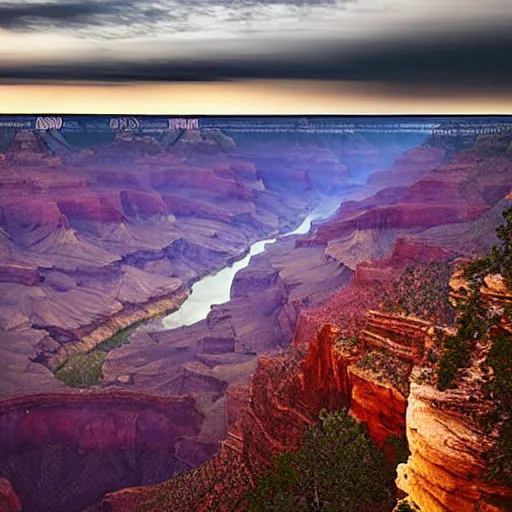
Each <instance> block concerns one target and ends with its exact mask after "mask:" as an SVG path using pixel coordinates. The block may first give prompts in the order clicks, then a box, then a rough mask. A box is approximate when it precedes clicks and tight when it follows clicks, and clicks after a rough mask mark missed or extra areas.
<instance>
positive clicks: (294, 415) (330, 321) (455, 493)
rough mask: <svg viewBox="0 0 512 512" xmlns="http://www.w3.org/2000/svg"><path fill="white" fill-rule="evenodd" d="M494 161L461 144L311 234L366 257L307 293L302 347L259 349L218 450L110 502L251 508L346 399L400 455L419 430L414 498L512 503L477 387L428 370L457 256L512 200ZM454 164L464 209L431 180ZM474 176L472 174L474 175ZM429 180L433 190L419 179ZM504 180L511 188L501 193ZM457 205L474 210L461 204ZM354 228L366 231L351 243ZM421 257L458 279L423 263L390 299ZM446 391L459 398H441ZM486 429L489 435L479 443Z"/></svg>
mask: <svg viewBox="0 0 512 512" xmlns="http://www.w3.org/2000/svg"><path fill="white" fill-rule="evenodd" d="M454 160H455V161H458V160H464V161H465V165H464V166H458V165H454V164H453V161H454ZM430 164H431V165H432V163H431V162H430ZM494 165H495V167H491V166H489V162H488V161H487V159H486V158H481V157H479V155H478V153H477V151H476V150H475V149H472V150H469V151H467V150H466V151H465V152H463V153H461V154H457V153H455V154H454V155H452V156H451V157H450V161H448V162H446V163H441V162H437V163H436V164H435V165H434V166H433V168H431V169H430V171H429V172H422V173H421V176H419V178H418V179H417V181H415V182H414V183H412V185H410V187H404V188H401V189H398V190H397V189H396V188H392V189H390V190H387V191H386V190H384V191H382V192H378V193H376V194H375V195H374V196H372V197H369V198H367V199H364V200H362V201H353V202H346V203H342V205H341V206H340V208H339V211H338V213H337V215H335V216H333V217H331V218H330V219H329V220H327V221H326V222H324V223H322V224H319V225H318V226H316V227H314V228H313V230H312V232H311V233H310V234H308V235H306V236H303V237H298V238H297V240H296V242H295V245H296V248H295V249H296V250H297V251H302V250H312V249H322V250H323V251H324V254H327V253H328V251H330V249H331V248H332V247H333V246H336V245H340V246H341V245H343V247H344V249H345V250H339V251H336V252H329V259H330V260H335V261H339V262H340V263H342V264H344V265H345V266H347V268H350V269H351V270H352V271H353V274H352V276H351V279H350V281H349V282H347V283H346V285H345V286H344V287H343V288H342V289H338V290H336V291H334V293H331V294H330V295H329V297H328V298H327V299H326V300H324V301H321V302H320V303H319V304H312V305H308V304H302V307H301V308H300V311H299V313H298V317H297V321H296V328H295V331H294V334H293V341H292V344H291V347H292V348H291V352H290V353H288V354H285V355H276V356H273V357H268V356H267V357H259V358H258V366H257V367H256V369H255V372H254V374H253V376H252V377H251V380H250V384H249V387H248V388H244V387H243V386H240V387H238V388H234V389H233V387H232V388H230V389H231V393H230V392H228V394H227V399H228V411H232V414H230V416H229V422H230V424H229V428H228V432H227V435H226V438H225V440H224V441H223V443H222V445H221V448H220V450H219V452H218V453H217V454H216V455H215V456H214V457H213V458H211V459H209V460H208V461H207V462H205V463H204V464H202V465H201V466H199V467H198V468H197V469H195V470H193V471H190V472H188V473H185V474H184V475H181V476H179V477H177V478H175V479H173V480H170V481H169V482H166V483H162V484H159V485H157V486H152V487H139V488H132V489H125V490H122V491H119V492H115V493H110V494H108V495H107V496H106V497H105V499H104V502H105V503H106V504H108V505H109V506H110V507H111V508H112V509H113V510H116V511H117V510H156V509H157V504H159V505H158V506H163V507H166V509H169V510H184V511H185V510H190V511H192V510H205V511H206V510H226V511H227V510H237V509H238V508H237V507H240V501H239V499H240V497H241V496H243V493H244V492H245V490H246V489H247V487H248V486H249V485H251V483H252V482H254V481H255V479H256V478H257V477H258V475H259V474H261V473H262V472H265V471H267V470H268V469H269V468H270V467H271V460H272V457H271V456H272V455H276V454H279V453H281V452H282V451H283V450H289V449H296V448H298V447H299V446H300V443H301V439H302V435H303V432H304V430H305V429H306V428H307V427H309V426H311V425H312V424H313V423H314V422H315V419H316V417H317V414H318V412H319V411H320V410H321V409H323V408H325V409H328V410H338V409H340V408H342V407H346V408H347V409H348V410H349V413H350V414H351V415H352V416H353V417H355V418H356V419H357V420H358V421H360V422H364V423H366V424H367V428H368V432H369V435H370V436H371V438H372V439H373V440H374V442H375V443H376V444H377V445H378V446H380V447H382V449H383V450H384V452H385V453H386V454H387V457H389V458H392V456H393V453H394V452H395V451H396V448H395V447H394V446H393V443H392V442H391V441H392V440H393V439H396V438H403V436H405V435H406V436H407V440H408V445H409V450H410V452H411V453H410V456H409V459H408V461H407V462H406V461H404V462H406V464H402V465H401V466H399V477H398V480H397V486H398V488H399V489H400V490H401V492H402V493H403V494H402V496H404V495H408V497H407V498H406V501H407V503H408V504H410V506H411V507H415V509H417V510H423V511H429V512H430V511H431V510H436V511H437V510H439V511H443V512H446V511H450V512H452V511H453V512H456V511H460V510H464V511H466V510H467V511H468V512H469V511H470V510H471V511H472V510H474V507H476V506H482V507H486V508H484V509H485V510H493V511H505V510H509V507H510V506H511V503H512V502H511V500H512V491H511V490H510V488H507V487H504V486H503V485H500V484H498V483H495V482H489V481H487V479H486V476H485V464H484V463H483V462H482V459H481V456H482V455H481V454H482V453H483V451H484V450H485V448H486V447H488V446H489V445H490V444H492V439H491V438H490V437H488V436H487V435H485V434H484V433H483V432H482V431H480V430H479V428H478V426H477V424H476V423H475V421H474V420H471V417H472V416H471V415H469V416H467V415H465V414H464V413H463V412H461V411H463V410H464V407H470V408H471V407H472V406H471V405H470V403H469V402H468V398H469V395H468V394H467V393H465V392H464V391H462V392H459V393H455V394H453V393H452V392H439V391H434V388H433V387H432V386H431V385H428V384H426V383H422V377H418V375H417V374H418V371H419V369H420V368H421V366H422V365H423V364H424V362H425V360H426V359H425V358H428V357H429V356H430V354H431V350H432V348H433V347H434V346H435V343H436V337H437V336H438V335H439V332H442V331H447V332H451V329H452V322H453V319H452V315H451V313H450V311H449V307H450V306H449V302H448V293H447V291H446V288H447V282H448V280H449V275H450V274H451V271H450V270H449V269H450V268H452V265H453V264H454V262H457V261H461V259H462V260H464V259H467V258H468V257H471V256H472V255H474V254H482V253H483V252H486V251H488V250H490V249H491V247H492V245H494V244H495V243H496V240H497V239H496V236H495V233H494V228H495V227H496V226H497V225H499V223H500V221H499V218H498V217H499V215H500V213H501V212H502V211H503V210H504V209H505V208H506V207H507V206H509V199H508V196H509V189H510V177H511V176H512V169H511V162H510V160H508V159H507V158H503V159H499V160H497V161H494ZM455 171H456V172H455ZM393 174H394V176H395V177H394V179H395V180H396V179H397V177H396V174H395V173H393ZM443 177H447V179H448V181H449V182H454V181H455V182H458V184H459V185H458V186H457V187H455V188H453V187H452V189H451V191H450V202H451V204H450V208H451V209H452V210H451V211H452V214H450V215H445V214H444V212H443V210H442V209H441V210H440V214H439V215H437V214H436V211H437V208H438V206H439V202H443V201H444V192H443V190H444V189H446V188H448V184H447V186H446V187H441V188H440V189H439V188H432V187H431V185H430V183H431V182H432V180H437V181H442V178H443ZM468 182H470V183H471V184H472V186H471V188H470V187H466V186H465V184H466V183H468ZM422 186H423V187H424V195H423V198H422V196H421V195H420V194H419V192H418V191H419V190H421V187H422ZM490 189H492V190H493V191H496V190H498V191H499V192H493V194H491V196H492V199H491V200H489V197H490V196H489V193H488V191H489V190H490ZM436 190H440V192H439V193H440V196H439V197H440V199H437V196H436V193H435V191H436ZM420 200H421V202H420ZM438 201H439V202H438ZM411 204H413V205H417V206H418V211H422V212H423V215H427V216H428V215H430V213H428V212H431V215H432V218H433V219H434V220H427V221H425V220H424V219H423V215H422V216H418V217H415V216H414V215H412V216H411V215H404V213H403V212H409V211H410V209H409V208H410V205H411ZM390 205H391V206H392V209H390V208H389V206H390ZM457 211H459V212H460V214H456V215H455V214H453V212H457ZM390 212H391V213H390ZM430 222H432V223H433V224H435V226H432V225H430ZM450 233H455V234H452V236H449V234H450ZM461 235H463V236H461ZM368 239H370V240H372V239H373V240H377V241H380V242H381V243H382V241H385V246H383V245H384V244H382V245H381V246H380V247H378V250H377V251H376V250H375V246H374V245H373V244H371V243H368V242H367V240H368ZM347 240H354V242H355V243H353V244H352V245H350V246H349V245H347ZM280 243H281V244H283V247H286V245H285V244H286V243H289V241H282V242H278V243H277V244H276V245H273V246H272V248H271V249H270V250H269V251H268V252H267V253H265V255H262V257H261V259H267V258H271V254H272V251H273V250H277V247H278V246H279V244H280ZM256 262H257V260H256V259H255V262H254V265H255V266H256ZM251 263H252V262H251ZM411 264H414V265H417V266H419V267H420V268H427V267H428V265H432V264H434V265H438V266H439V267H434V270H435V272H436V273H438V272H439V270H438V269H439V268H445V270H444V272H445V275H446V276H448V277H446V279H445V281H446V282H444V284H443V286H444V288H443V287H441V286H438V285H437V283H436V286H434V287H432V289H429V287H428V286H426V283H427V282H428V279H429V278H428V277H425V276H424V275H423V276H422V274H421V273H420V276H422V277H421V278H420V279H419V280H418V282H416V283H415V286H416V287H417V288H416V289H415V291H416V295H415V291H412V296H411V297H408V296H407V295H405V296H404V297H405V298H404V300H403V302H402V304H405V305H406V306H407V307H410V306H411V304H412V309H413V311H410V312H408V313H407V314H404V313H403V311H402V312H397V311H389V306H384V305H385V304H386V300H389V298H391V300H398V297H397V293H398V290H401V289H403V285H402V284H401V282H400V279H403V276H404V274H406V273H407V270H408V269H409V268H410V265H411ZM443 265H444V266H445V267H443ZM252 266H253V265H252V264H251V265H249V267H248V269H250V268H251V267H252ZM427 275H428V274H427ZM234 288H235V285H234ZM235 289H236V288H235ZM422 294H426V295H427V296H426V298H427V299H428V301H430V302H432V303H434V304H436V307H435V308H434V310H433V311H431V310H428V309H427V310H425V309H424V307H423V306H424V304H423V302H422V300H423V299H424V297H423V296H422ZM428 294H430V295H428ZM443 294H444V295H443ZM443 297H444V301H445V302H442V300H441V299H442V298H443ZM437 304H443V306H442V307H440V308H439V307H438V306H437ZM394 307H395V308H396V307H397V305H396V304H394ZM400 307H404V306H403V305H402V306H400ZM235 390H236V392H235ZM244 396H245V398H243V397H244ZM229 401H231V403H232V405H229ZM443 401H446V402H449V403H451V404H452V405H451V407H449V409H452V410H458V411H459V412H458V413H454V412H451V413H450V412H449V411H448V412H447V413H445V412H443V411H442V410H439V408H440V405H439V404H440V403H442V402H443ZM241 404H244V406H243V408H242V410H241V411H240V409H241ZM474 407H475V406H473V409H474ZM442 409H444V408H442ZM423 414H425V417H423ZM444 414H448V415H449V416H446V417H445V416H444ZM423 421H424V422H425V423H422V422H423ZM448 425H449V427H448ZM447 428H449V430H450V431H448V430H447ZM454 429H455V430H454ZM475 443H480V445H479V446H478V450H477V447H476V444H475ZM463 446H465V447H466V448H462V447H463ZM479 454H480V455H479ZM441 461H442V462H441ZM463 461H464V462H463ZM442 468H444V469H442ZM403 502H404V500H402V503H403Z"/></svg>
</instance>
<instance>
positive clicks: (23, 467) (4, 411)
mask: <svg viewBox="0 0 512 512" xmlns="http://www.w3.org/2000/svg"><path fill="white" fill-rule="evenodd" d="M201 422H202V418H201V415H200V414H199V413H198V412H197V410H196V407H195V402H194V400H193V399H191V398H173V397H165V398H164V397H160V398H157V397H154V396H151V395H147V394H141V393H139V394H135V393H130V394H129V393H126V392H122V391H109V392H104V393H98V392H82V393H66V394H62V393H61V394H46V395H44V394H41V395H33V396H27V397H24V398H20V399H12V400H3V401H1V402H0V430H1V432H2V436H1V439H0V475H1V476H3V477H5V478H7V479H8V480H9V481H10V482H11V483H12V486H13V489H14V490H15V491H16V493H17V494H18V496H19V498H20V500H21V504H22V506H23V510H24V511H29V512H30V511H31V510H33V511H38V512H39V511H48V512H50V511H51V512H58V511H62V512H73V511H77V512H78V511H81V510H83V509H84V508H86V507H88V506H89V505H91V504H94V503H96V502H98V501H99V499H100V498H101V497H102V495H103V494H104V493H105V492H106V491H109V490H112V489H115V488H121V487H124V486H133V485H141V484H145V485H147V484H151V483H157V482H159V481H162V480H165V479H168V478H171V477H172V476H173V475H175V474H177V473H179V471H180V469H179V467H180V464H179V463H178V462H179V459H183V460H188V459H190V460H191V462H192V463H194V464H196V463H197V462H198V461H202V460H204V459H205V458H206V457H205V456H204V455H201V454H196V450H195V449H194V448H193V447H192V446H187V445H184V444H183V440H184V439H187V438H188V437H192V436H194V435H196V434H197V433H198V432H199V430H200V427H201ZM180 443H181V444H180ZM178 445H179V449H178ZM210 453H211V452H209V453H208V454H207V456H208V455H210ZM201 457H202V458H201ZM1 482H5V480H0V483H1ZM5 490H6V491H8V490H9V489H8V488H7V486H6V485H0V496H2V491H5ZM0 499H1V498H0ZM6 500H8V501H7V503H9V505H10V506H11V508H7V509H5V508H2V510H13V511H15V510H21V508H16V503H17V502H16V495H15V494H14V491H12V492H9V493H7V498H6ZM0 503H1V502H0Z"/></svg>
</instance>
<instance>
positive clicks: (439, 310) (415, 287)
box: [382, 261, 455, 325]
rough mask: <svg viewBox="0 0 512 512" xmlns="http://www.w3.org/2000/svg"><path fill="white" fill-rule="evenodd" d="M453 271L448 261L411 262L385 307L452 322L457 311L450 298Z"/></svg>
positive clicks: (387, 310)
mask: <svg viewBox="0 0 512 512" xmlns="http://www.w3.org/2000/svg"><path fill="white" fill-rule="evenodd" d="M452 274H453V264H452V263H450V262H449V261H444V262H441V261H433V262H431V263H428V264H421V265H420V264H414V265H409V266H408V267H407V268H406V269H405V271H404V272H403V273H402V275H401V276H400V277H399V279H398V281H397V283H396V285H395V286H394V289H393V296H392V298H388V299H386V300H385V301H384V303H383V304H382V311H383V312H384V313H391V314H403V315H406V316H415V317H418V318H422V319H424V320H427V321H431V322H434V323H439V324H448V325H451V324H453V322H454V320H455V311H454V309H453V308H452V307H451V306H450V303H449V302H448V297H449V293H450V286H449V282H450V277H451V275H452Z"/></svg>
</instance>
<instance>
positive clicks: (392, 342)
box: [361, 311, 431, 364]
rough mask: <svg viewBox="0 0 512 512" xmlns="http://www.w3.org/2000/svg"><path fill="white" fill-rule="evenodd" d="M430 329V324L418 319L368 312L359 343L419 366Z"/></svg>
mask: <svg viewBox="0 0 512 512" xmlns="http://www.w3.org/2000/svg"><path fill="white" fill-rule="evenodd" d="M430 327H431V324H430V322H425V321H423V320H421V319H419V318H411V317H400V316H397V315H388V314H385V313H381V312H379V311H369V312H368V323H367V324H366V327H365V329H364V330H363V331H362V332H361V341H362V342H363V344H364V345H366V346H367V347H376V348H381V349H384V350H385V351H386V352H387V353H389V354H392V355H393V356H396V357H399V358H402V359H406V360H409V361H411V362H413V363H415V364H419V363H420V361H421V360H422V359H423V352H424V349H425V343H426V339H427V336H428V331H429V330H430Z"/></svg>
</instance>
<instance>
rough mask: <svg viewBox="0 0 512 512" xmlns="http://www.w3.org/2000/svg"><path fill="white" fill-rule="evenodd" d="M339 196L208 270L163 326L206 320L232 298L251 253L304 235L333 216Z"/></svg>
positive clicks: (173, 326)
mask: <svg viewBox="0 0 512 512" xmlns="http://www.w3.org/2000/svg"><path fill="white" fill-rule="evenodd" d="M339 204H340V199H327V200H324V201H323V202H322V203H320V204H319V205H318V206H317V207H316V208H315V209H314V210H312V211H311V212H310V213H309V214H308V216H307V217H306V218H305V219H304V220H303V222H302V223H301V224H300V226H299V227H297V228H296V229H294V230H293V231H290V232H288V233H285V234H283V235H279V237H277V238H267V239H265V240H259V241H257V242H255V243H253V244H252V245H251V247H250V250H249V252H248V253H247V255H246V256H245V257H244V258H242V259H240V260H238V261H236V262H234V263H233V264H232V265H230V266H229V267H225V268H223V269H221V270H219V271H218V272H216V273H215V274H209V275H207V276H205V277H203V278H202V279H200V280H199V281H197V282H195V283H194V284H193V285H192V289H191V293H190V295H189V296H188V298H187V299H186V300H185V301H184V302H183V304H182V305H181V307H180V308H179V309H178V310H177V311H174V312H173V313H171V314H169V315H167V316H166V317H164V318H163V319H162V321H161V322H162V324H163V328H164V329H177V328H178V327H184V326H187V325H192V324H195V323H196V322H199V321H201V320H204V319H205V318H206V317H207V315H208V313H209V312H210V309H211V306H213V305H214V304H224V303H226V302H228V301H229V300H230V291H231V284H232V283H233V279H234V278H235V275H236V273H237V272H238V271H239V270H241V269H243V268H245V267H247V265H249V261H250V259H251V257H252V256H255V255H256V254H260V253H262V252H264V251H265V249H266V247H267V246H268V245H270V244H273V243H274V242H275V241H276V240H278V239H279V238H284V237H287V236H292V235H303V234H306V233H308V232H309V230H310V228H311V224H312V222H313V221H316V220H321V219H325V218H327V217H329V216H331V215H332V214H333V213H334V212H335V211H336V210H337V208H338V206H339Z"/></svg>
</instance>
